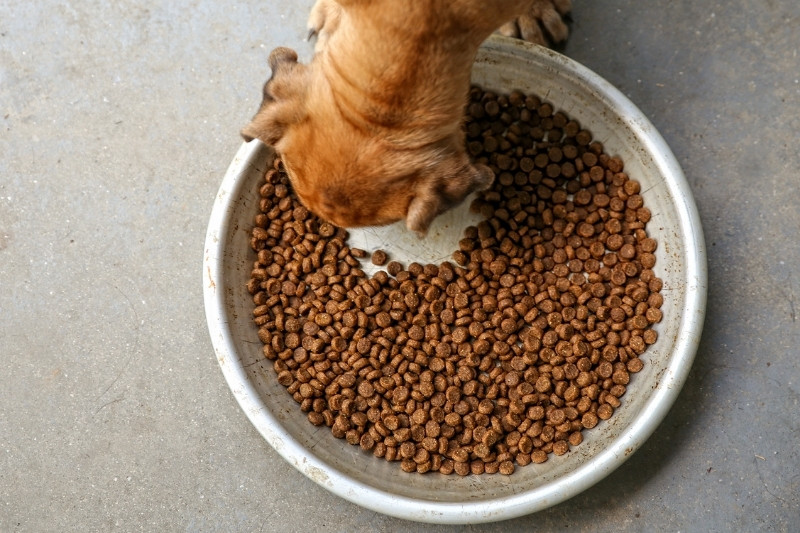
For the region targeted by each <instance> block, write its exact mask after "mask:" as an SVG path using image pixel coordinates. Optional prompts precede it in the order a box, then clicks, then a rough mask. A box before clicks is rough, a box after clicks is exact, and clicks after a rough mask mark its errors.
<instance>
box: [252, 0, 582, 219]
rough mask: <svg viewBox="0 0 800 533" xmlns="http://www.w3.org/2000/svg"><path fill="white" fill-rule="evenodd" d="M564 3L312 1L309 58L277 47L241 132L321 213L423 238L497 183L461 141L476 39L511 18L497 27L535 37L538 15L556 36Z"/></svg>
mask: <svg viewBox="0 0 800 533" xmlns="http://www.w3.org/2000/svg"><path fill="white" fill-rule="evenodd" d="M568 10H569V0H495V1H494V2H487V1H486V0H318V2H317V4H316V5H315V6H314V8H313V10H312V13H311V16H310V19H309V25H310V28H311V31H312V33H314V34H316V36H317V44H316V50H315V55H314V58H313V60H312V61H311V63H310V64H308V65H303V64H300V63H298V62H297V54H296V53H295V52H294V51H292V50H290V49H288V48H277V49H275V50H273V52H272V53H271V54H270V58H269V64H270V68H271V69H272V77H271V78H270V80H269V81H268V82H267V83H266V85H265V86H264V99H263V102H262V104H261V108H260V109H259V111H258V113H257V114H256V116H255V117H254V118H253V120H252V122H251V123H250V124H249V125H248V126H246V127H245V128H244V129H243V130H242V136H243V137H244V138H245V139H246V140H251V139H253V138H258V139H260V140H261V141H263V142H264V143H266V144H270V145H273V146H274V147H275V149H276V151H277V152H278V153H279V154H280V156H281V158H282V161H283V164H284V166H285V167H286V170H287V172H288V174H289V177H290V180H291V182H292V186H293V188H294V190H295V192H296V193H297V195H298V197H299V198H300V200H301V201H302V202H303V203H304V204H305V205H306V206H307V207H308V208H309V209H310V210H311V211H312V212H314V213H315V214H317V215H318V216H320V217H322V218H323V219H325V220H328V221H330V222H332V223H334V224H336V225H339V226H342V227H357V226H368V225H382V224H388V223H391V222H394V221H397V220H401V219H405V220H406V226H407V227H408V228H409V229H410V230H412V231H416V232H417V233H419V234H420V235H424V234H425V232H426V231H427V228H428V225H429V224H430V223H431V221H432V220H433V219H434V218H435V217H436V216H437V215H438V214H440V213H441V212H443V211H445V210H446V209H449V208H450V207H453V206H454V205H456V204H458V203H460V202H461V201H462V200H463V199H464V198H465V197H466V196H467V195H468V194H470V193H471V192H473V191H476V190H481V189H485V188H487V187H488V186H489V185H490V184H491V182H492V180H493V179H494V176H493V174H492V172H491V170H490V169H488V168H487V167H484V166H476V165H472V164H471V163H470V161H469V157H468V156H467V153H466V151H465V147H464V133H463V128H462V123H463V115H464V105H465V103H466V95H467V92H468V90H469V83H470V69H471V64H472V62H473V60H474V58H475V54H476V52H477V49H478V46H479V45H480V44H481V43H482V42H483V41H484V40H485V39H486V38H487V37H488V36H489V34H491V33H492V32H493V31H495V30H496V29H497V28H498V27H500V26H501V25H503V23H506V22H507V21H509V20H512V19H513V20H512V22H511V23H508V24H506V25H504V26H503V28H501V31H502V32H503V33H507V34H515V33H516V34H518V35H522V36H523V37H525V38H528V39H531V40H534V41H542V40H543V39H544V34H543V33H542V32H541V29H540V26H539V23H540V22H541V23H542V24H543V25H544V27H545V29H546V30H547V32H548V33H549V34H550V36H551V38H552V39H553V40H560V39H563V38H565V37H566V27H565V26H564V24H563V22H562V20H561V15H562V14H564V13H565V12H566V11H568ZM515 16H516V17H517V18H516V19H514V17H515ZM534 27H535V31H534V30H533V28H534Z"/></svg>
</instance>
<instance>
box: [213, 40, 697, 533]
mask: <svg viewBox="0 0 800 533" xmlns="http://www.w3.org/2000/svg"><path fill="white" fill-rule="evenodd" d="M484 46H485V47H487V48H489V49H492V48H503V47H508V46H515V47H519V48H521V49H522V52H523V53H535V54H536V55H539V56H542V57H543V60H544V61H547V62H548V63H550V64H551V68H556V69H561V70H566V71H569V72H570V75H571V76H573V77H574V78H576V79H578V80H579V81H580V82H581V83H584V84H586V85H588V86H591V87H594V88H596V89H597V90H598V96H600V97H602V98H603V99H604V100H605V101H606V102H607V103H609V104H610V105H611V107H612V108H614V109H617V110H623V111H624V113H620V120H622V121H624V123H625V124H626V125H627V127H629V128H630V129H631V131H633V132H635V133H636V136H637V138H638V139H640V140H641V141H642V143H643V146H644V147H645V148H646V149H647V152H648V154H649V155H650V156H651V157H652V158H653V160H654V163H655V165H656V166H657V167H658V168H659V169H662V170H665V172H664V176H665V182H666V185H667V188H668V190H669V191H670V192H672V197H673V198H674V200H675V202H676V204H677V205H676V207H677V214H678V226H679V227H680V228H681V234H682V235H689V236H691V237H692V238H691V240H690V241H689V242H687V243H685V244H686V256H685V261H686V264H685V268H686V276H685V279H686V281H687V286H686V302H685V304H684V306H683V308H681V309H679V310H678V312H679V314H680V325H679V327H678V331H679V335H678V337H677V338H676V339H675V341H674V347H673V350H672V354H673V355H672V356H671V357H670V360H669V363H668V366H667V367H666V368H665V371H664V373H663V375H662V376H661V379H660V383H659V386H658V387H656V388H655V390H654V391H653V393H652V395H651V396H650V398H649V399H648V400H647V401H646V402H645V404H644V407H643V409H642V412H641V414H640V415H639V416H637V417H636V418H635V419H634V420H633V421H632V422H631V424H630V425H628V426H627V427H625V428H624V430H623V431H622V432H621V433H620V434H619V436H618V437H617V438H616V439H615V440H614V441H613V442H612V443H611V445H610V446H609V447H608V448H606V449H604V450H603V451H601V452H600V453H598V454H597V455H595V456H594V457H592V459H591V460H589V461H587V462H586V463H583V464H581V465H580V466H579V467H578V468H576V469H574V470H572V471H570V472H569V473H568V474H566V475H565V476H563V477H561V478H560V479H558V480H556V481H554V482H553V483H550V484H548V485H545V486H542V487H539V488H536V489H532V490H530V491H526V492H523V493H519V494H516V495H513V496H509V497H502V498H488V499H482V500H478V501H475V502H466V503H452V502H445V503H441V502H434V501H430V500H419V499H414V498H408V497H405V496H398V495H395V494H391V493H388V492H386V491H382V490H380V489H376V488H375V487H372V486H368V485H365V484H363V483H361V482H359V481H358V480H355V479H353V478H351V477H349V476H347V475H344V474H342V473H341V472H339V471H338V470H337V469H336V468H332V467H331V466H330V465H328V464H327V463H325V462H323V461H322V460H320V459H319V458H318V457H317V456H316V455H315V454H314V453H313V452H311V451H309V450H307V449H306V448H305V447H303V446H302V445H301V444H300V443H299V442H298V441H297V440H296V439H294V438H293V437H292V436H291V435H290V434H288V433H287V432H285V431H283V430H282V425H281V423H280V422H279V421H278V420H277V419H276V418H275V417H274V416H273V415H272V414H271V413H270V411H269V410H268V409H267V408H266V406H265V405H264V403H263V401H262V400H261V398H260V396H259V394H258V392H257V391H256V389H255V387H254V386H253V384H252V383H251V382H250V379H249V378H248V376H247V372H246V370H245V369H244V368H243V366H242V364H241V359H240V358H239V357H238V355H237V350H236V344H235V342H234V339H233V337H232V335H231V331H230V328H229V325H228V322H227V313H226V308H225V297H226V291H225V290H221V289H222V288H223V287H225V273H224V271H223V259H224V243H225V240H226V237H225V236H226V235H228V234H229V230H230V216H229V214H230V213H231V212H232V210H233V206H234V203H235V202H236V199H237V198H238V197H239V192H240V189H241V187H242V186H243V181H245V180H240V179H238V178H239V176H240V175H242V173H243V172H245V171H246V170H247V169H248V168H249V167H251V166H252V165H253V164H254V162H255V161H256V160H258V159H259V158H260V157H262V156H263V153H264V152H263V151H264V150H267V149H268V148H267V147H265V146H264V145H262V144H261V143H259V142H258V141H251V142H249V143H243V144H242V145H241V146H240V148H239V150H238V151H237V153H236V155H235V156H234V158H233V161H232V162H231V164H230V166H229V168H228V170H227V172H226V173H225V176H224V178H223V180H222V183H221V186H220V189H219V192H218V193H217V196H216V198H215V201H214V205H213V208H212V212H211V217H210V220H209V224H208V230H207V233H206V240H205V253H204V261H203V296H204V306H205V313H206V319H207V323H208V329H209V334H210V336H211V341H212V344H213V348H214V352H215V354H216V357H217V361H218V362H219V365H220V368H221V370H222V372H223V375H224V376H225V379H226V381H227V383H228V386H229V387H230V389H231V391H232V393H233V394H234V397H235V398H236V400H237V402H238V403H239V405H240V407H241V408H242V410H243V411H244V412H245V414H246V415H247V417H248V418H249V419H250V421H251V423H252V424H253V425H254V426H255V427H256V429H257V430H258V431H259V433H260V434H261V435H262V436H263V438H264V439H265V440H267V442H269V444H270V445H271V446H272V447H273V448H274V449H275V450H276V451H277V452H278V453H279V454H280V455H281V456H283V458H284V459H286V460H287V461H288V462H289V463H290V464H292V465H293V466H295V468H297V469H298V470H300V472H302V473H303V474H304V475H305V476H307V477H308V478H310V479H311V480H313V481H314V482H316V483H317V484H319V485H321V486H323V487H325V488H326V489H328V490H329V491H331V492H333V493H334V494H336V495H338V496H340V497H342V498H344V499H346V500H348V501H350V502H353V503H356V504H358V505H360V506H362V507H366V508H368V509H371V510H373V511H376V512H380V513H383V514H387V515H390V516H395V517H398V518H403V519H407V520H415V521H420V522H428V523H443V524H466V523H480V522H491V521H498V520H505V519H510V518H515V517H518V516H522V515H525V514H530V513H533V512H537V511H540V510H543V509H545V508H548V507H551V506H553V505H556V504H558V503H561V502H563V501H565V500H567V499H569V498H571V497H573V496H575V495H577V494H579V493H580V492H582V491H584V490H586V489H587V488H589V487H591V486H592V485H594V484H596V483H597V482H599V481H600V480H601V479H603V478H604V477H606V476H607V475H608V474H610V473H611V472H612V471H613V470H615V469H616V468H618V467H619V466H620V465H621V464H622V463H624V462H625V460H627V458H628V457H630V455H632V454H633V453H634V452H635V451H636V450H637V449H639V448H640V447H641V445H642V444H643V443H644V442H645V441H646V440H647V438H649V437H650V435H652V433H653V432H654V431H655V429H656V428H657V427H658V426H659V425H660V424H661V422H662V421H663V419H664V417H665V416H666V414H667V412H668V411H669V409H670V408H671V407H672V405H673V403H674V402H675V400H676V398H677V396H678V394H679V392H680V390H681V388H682V387H683V384H684V383H685V381H686V378H687V376H688V373H689V370H690V369H691V366H692V362H693V360H694V357H695V354H696V351H697V347H698V344H699V342H700V336H701V333H702V328H703V321H704V318H705V304H706V297H707V265H706V249H705V241H704V237H703V232H702V227H701V222H700V217H699V214H698V212H697V208H696V206H695V203H694V199H693V196H692V194H691V189H690V188H689V185H688V182H687V181H686V178H685V176H684V174H683V171H682V170H681V168H680V165H679V164H678V162H677V160H676V159H675V156H674V155H673V153H672V151H671V150H670V148H669V146H668V145H667V143H666V142H665V141H664V139H663V138H662V137H661V135H660V134H659V133H658V131H657V130H656V129H655V127H654V126H653V125H652V123H651V122H650V121H649V120H648V119H647V118H646V117H645V116H644V114H643V113H642V112H641V111H640V110H639V109H638V108H637V107H636V106H635V105H634V104H633V103H632V102H631V101H630V100H629V99H628V98H627V97H625V96H624V95H623V94H622V93H621V92H620V91H619V90H618V89H616V88H615V87H614V86H613V85H611V84H610V83H609V82H607V81H606V80H605V79H603V78H602V77H600V76H599V75H597V74H596V73H594V72H593V71H591V70H590V69H588V68H587V67H585V66H583V65H581V64H579V63H577V62H576V61H574V60H572V59H570V58H568V57H566V56H563V55H561V54H559V53H557V52H554V51H552V50H549V49H546V48H543V47H540V46H537V45H532V44H529V43H525V42H522V41H519V40H515V39H509V38H505V37H501V36H496V35H495V36H492V37H491V38H490V39H489V40H488V41H487V42H486V43H485V44H484Z"/></svg>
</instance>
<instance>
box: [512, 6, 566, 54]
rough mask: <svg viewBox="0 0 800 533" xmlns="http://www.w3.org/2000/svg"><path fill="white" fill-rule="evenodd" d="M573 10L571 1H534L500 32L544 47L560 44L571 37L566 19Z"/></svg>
mask: <svg viewBox="0 0 800 533" xmlns="http://www.w3.org/2000/svg"><path fill="white" fill-rule="evenodd" d="M571 9H572V2H571V0H534V1H533V3H532V4H531V6H530V7H529V8H528V9H527V10H526V11H525V12H524V13H522V14H521V15H520V16H518V17H517V18H516V19H514V20H512V21H510V22H508V23H506V24H504V25H503V26H502V27H501V28H500V30H499V32H500V33H502V34H503V35H506V36H508V37H520V38H522V39H525V40H526V41H530V42H532V43H536V44H541V45H544V46H547V45H549V44H558V43H561V42H563V41H565V40H566V39H567V36H568V35H569V29H568V28H567V25H566V23H565V22H564V18H565V17H566V16H567V14H568V13H569V12H570V10H571Z"/></svg>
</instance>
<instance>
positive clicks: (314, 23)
mask: <svg viewBox="0 0 800 533" xmlns="http://www.w3.org/2000/svg"><path fill="white" fill-rule="evenodd" d="M341 11H342V6H341V5H339V3H338V2H337V1H336V0H317V3H316V4H314V7H312V8H311V13H310V14H309V16H308V38H309V40H310V39H313V38H315V37H316V39H317V43H316V46H315V48H316V49H317V50H319V49H320V48H322V47H323V46H324V43H325V41H326V40H327V38H328V35H330V34H331V33H332V32H333V31H334V30H335V29H336V26H338V25H339V17H340V16H341Z"/></svg>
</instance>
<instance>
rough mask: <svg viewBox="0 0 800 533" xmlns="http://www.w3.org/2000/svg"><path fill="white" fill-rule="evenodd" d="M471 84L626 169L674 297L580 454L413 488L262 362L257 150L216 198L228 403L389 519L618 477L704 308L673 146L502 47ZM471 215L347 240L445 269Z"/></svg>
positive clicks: (499, 512)
mask: <svg viewBox="0 0 800 533" xmlns="http://www.w3.org/2000/svg"><path fill="white" fill-rule="evenodd" d="M473 81H474V83H476V84H478V85H480V86H482V87H484V88H486V89H492V90H496V91H499V92H509V91H510V90H513V89H520V90H522V91H525V92H532V93H535V94H537V95H539V96H541V97H542V98H543V99H545V100H548V101H550V102H551V103H552V104H553V105H554V107H555V108H556V109H560V110H562V111H564V112H566V113H567V114H568V115H569V116H570V117H571V118H574V119H576V120H578V121H579V122H580V123H581V125H582V126H583V127H585V128H588V129H589V130H590V131H591V132H592V133H593V134H594V138H595V139H596V140H600V141H602V142H603V143H604V145H605V150H606V152H607V153H608V154H610V155H618V156H620V157H621V158H622V160H623V161H624V162H625V169H626V171H627V172H628V174H629V175H630V176H631V178H632V179H636V180H638V181H639V182H640V183H641V185H642V191H643V192H642V196H643V197H644V200H645V205H646V206H647V207H649V208H650V210H651V212H652V215H653V216H652V220H651V221H650V222H649V223H648V226H647V229H648V232H649V234H650V235H651V236H653V237H654V238H656V239H657V240H658V250H657V251H656V257H657V264H656V267H655V271H656V274H657V275H658V276H659V277H661V278H662V280H663V281H664V288H663V292H662V294H664V296H665V298H664V306H663V308H662V311H663V314H664V317H663V320H662V322H661V323H660V324H658V325H657V327H656V330H657V331H658V333H659V337H658V341H657V342H656V344H654V345H652V346H650V347H649V348H648V350H647V352H646V353H645V354H644V355H643V356H642V360H643V361H644V362H645V367H644V369H643V370H642V371H641V372H639V373H638V374H635V375H634V376H633V378H632V380H631V384H630V386H629V387H628V392H627V393H626V394H625V396H623V398H622V405H621V406H620V407H619V408H618V409H617V410H616V411H615V414H614V416H613V417H612V418H611V419H610V420H609V421H606V422H602V423H601V424H599V425H598V426H597V427H596V428H594V429H592V430H589V431H585V432H584V441H583V443H582V444H581V445H580V446H578V447H576V448H573V449H572V450H571V451H570V452H569V453H568V454H566V455H564V456H561V457H556V456H553V455H551V456H550V458H549V460H548V461H547V462H546V463H544V464H541V465H535V464H531V465H528V466H525V467H518V468H517V470H516V472H515V473H514V474H513V475H512V476H511V477H506V476H502V475H483V476H466V477H463V478H461V477H458V476H455V475H452V476H442V475H437V474H429V475H419V474H406V473H404V472H402V471H401V469H400V468H399V465H398V464H396V463H388V462H386V461H385V460H383V459H378V458H375V457H373V456H372V455H371V454H369V453H365V452H362V451H361V450H360V449H359V448H358V447H357V446H351V445H348V444H347V443H346V442H345V441H344V440H339V439H335V438H334V437H333V436H332V435H331V433H330V430H329V429H328V428H326V427H322V428H317V427H314V426H312V425H311V424H310V423H309V422H308V421H307V419H306V416H305V415H304V413H302V412H301V411H300V409H299V406H298V405H297V404H296V403H295V402H294V400H292V398H291V397H290V396H289V395H288V394H287V393H286V391H285V389H284V388H283V387H282V386H281V385H279V384H278V383H277V381H276V379H275V375H274V372H273V370H272V365H271V363H270V362H269V361H266V360H265V359H264V358H263V356H262V352H261V343H260V341H259V340H258V337H257V335H256V327H255V326H254V325H253V323H252V300H251V298H250V296H249V294H248V293H247V291H246V289H245V284H246V282H247V280H248V278H249V274H250V269H251V267H252V262H253V260H254V256H253V254H252V252H251V251H250V248H249V232H250V230H251V228H252V224H253V217H254V215H255V214H256V212H257V206H258V200H259V197H258V187H259V180H260V179H261V178H262V176H263V172H264V170H265V169H266V168H268V167H270V166H271V164H272V159H273V157H274V154H273V152H272V151H271V150H270V149H269V148H267V147H264V146H263V145H260V144H258V143H257V142H251V143H249V144H245V145H243V146H242V148H241V149H240V151H239V153H238V154H237V156H236V158H235V159H234V161H233V163H232V164H231V167H230V169H229V171H228V174H227V175H226V177H225V180H224V182H223V184H222V188H221V189H220V194H219V197H218V199H217V205H215V209H214V213H212V219H211V222H210V224H209V233H208V238H207V243H206V264H205V266H204V270H205V272H204V277H205V278H206V279H205V280H204V285H205V290H206V311H207V315H208V321H209V329H210V332H211V335H212V340H213V342H214V347H215V350H216V353H217V357H218V359H219V361H220V365H221V367H222V370H223V372H224V373H225V376H226V379H227V380H228V383H229V385H230V387H231V390H232V391H233V393H234V394H235V396H236V398H237V400H238V401H239V402H240V404H241V405H242V407H243V409H244V410H245V412H246V413H247V415H248V417H249V418H250V420H251V421H252V422H253V424H254V425H255V426H256V427H257V429H258V430H259V431H260V432H261V433H262V435H264V437H265V438H266V439H267V440H268V441H269V442H270V444H271V445H272V446H273V447H274V448H275V449H276V450H277V451H278V452H279V453H281V454H282V455H283V456H284V457H285V458H286V459H287V460H288V461H289V462H290V463H292V464H293V465H294V466H295V467H297V468H298V469H299V470H300V471H301V472H303V473H304V474H305V475H307V476H309V477H310V478H312V479H313V480H314V481H316V482H317V483H319V484H321V485H322V486H324V487H326V488H328V489H329V490H331V491H333V492H335V493H337V494H339V495H340V496H342V497H345V498H347V499H349V500H351V501H353V502H356V503H358V504H361V505H363V506H365V507H369V508H372V509H374V510H377V511H380V512H383V513H387V514H391V515H395V516H401V517H404V518H409V519H413V520H420V521H428V522H450V523H457V522H462V523H464V522H473V523H474V522H480V521H490V520H499V519H505V518H511V517H514V516H519V515H522V514H525V513H529V512H533V511H536V510H540V509H543V508H545V507H548V506H550V505H554V504H556V503H558V502H560V501H563V500H564V499H567V498H569V497H571V496H573V495H575V494H577V493H578V492H580V491H582V490H584V489H585V488H588V487H589V486H591V485H592V484H594V483H595V482H597V481H598V480H599V479H601V478H602V477H604V476H605V475H607V474H608V473H609V472H611V471H612V470H613V469H614V468H616V467H617V466H619V465H620V464H621V463H622V462H623V461H624V460H625V459H626V458H627V457H628V456H629V455H630V454H631V453H632V452H633V451H635V450H636V449H637V448H638V447H639V446H640V445H641V444H642V442H643V441H644V440H645V439H646V438H647V437H648V436H649V435H650V434H651V433H652V431H653V430H654V429H655V427H656V426H657V425H658V423H659V422H660V421H661V420H662V419H663V417H664V416H665V414H666V412H667V410H668V409H669V407H670V406H671V405H672V403H673V401H674V399H675V397H676V395H677V393H678V391H679V389H680V387H681V385H682V384H683V381H684V380H685V377H686V374H687V372H688V370H689V367H690V366H691V362H692V359H693V357H694V353H695V349H696V346H697V342H698V341H699V336H700V330H701V327H702V319H703V312H704V304H705V258H704V246H703V239H702V234H701V231H700V226H699V220H698V217H697V214H696V210H695V207H694V204H693V200H692V198H691V193H690V191H689V189H688V186H687V184H686V181H685V179H684V178H683V175H682V173H681V170H680V168H679V166H678V165H677V163H676V162H675V160H674V158H673V157H672V154H671V152H670V151H669V148H668V147H667V146H666V144H665V143H664V141H663V139H661V137H660V136H659V135H658V133H657V132H656V131H655V129H654V128H653V126H652V125H651V124H650V123H649V122H648V121H647V120H646V119H645V118H644V117H643V116H642V115H641V113H640V112H639V111H638V110H637V109H636V108H635V107H634V106H633V105H632V104H631V103H630V102H629V101H628V100H627V99H625V98H624V97H623V96H622V95H621V94H619V92H618V91H616V89H614V88H613V87H611V86H610V85H608V84H607V83H606V82H605V81H603V80H602V79H600V78H599V77H598V76H596V75H594V74H593V73H591V72H589V71H588V70H586V69H585V68H583V67H581V66H579V65H577V64H576V63H574V62H572V61H571V60H569V59H566V58H564V57H563V56H560V55H558V54H556V53H554V52H551V51H549V50H546V49H543V48H540V47H535V46H531V45H527V44H524V43H520V42H518V41H513V40H510V39H503V38H497V37H493V38H492V39H490V40H489V41H487V43H486V44H485V45H484V46H483V47H482V48H481V50H480V52H479V55H478V58H477V61H476V63H475V66H474V70H473ZM466 205H468V202H466V203H465V206H462V207H461V208H459V209H457V210H454V211H453V212H451V213H450V214H448V215H447V216H446V217H440V219H439V220H437V222H436V225H435V226H434V227H433V228H432V229H431V238H430V239H426V240H425V241H419V240H418V239H417V238H416V236H413V235H410V234H408V232H406V231H405V229H404V228H403V227H402V225H394V226H388V227H386V228H370V229H367V230H360V231H354V232H351V244H353V245H357V246H360V247H364V248H365V249H368V250H374V249H377V248H383V249H385V250H387V251H388V252H389V253H390V255H392V257H393V258H397V259H399V260H404V261H409V260H415V261H420V262H425V261H441V260H444V259H448V258H449V257H450V255H451V254H452V252H453V251H454V250H456V249H457V242H458V240H459V239H460V238H461V236H462V235H461V234H462V232H463V229H464V227H466V225H467V224H470V223H474V221H475V218H474V217H475V215H471V214H470V213H469V212H468V209H467V208H466ZM367 265H369V263H368V262H367V263H365V266H367ZM365 270H367V269H366V268H365Z"/></svg>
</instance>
